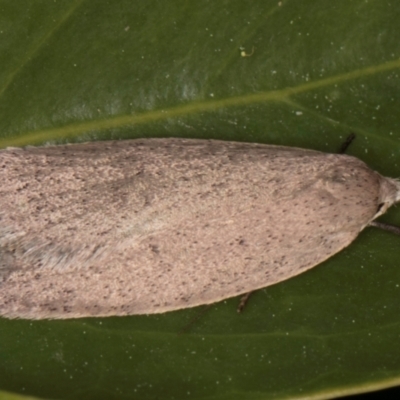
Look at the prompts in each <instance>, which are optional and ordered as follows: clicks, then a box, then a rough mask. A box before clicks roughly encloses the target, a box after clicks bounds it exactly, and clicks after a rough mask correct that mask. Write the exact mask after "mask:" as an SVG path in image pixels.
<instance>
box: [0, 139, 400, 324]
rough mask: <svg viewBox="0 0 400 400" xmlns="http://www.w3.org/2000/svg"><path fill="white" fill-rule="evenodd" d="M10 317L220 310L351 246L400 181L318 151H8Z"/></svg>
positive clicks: (2, 265) (1, 165)
mask: <svg viewBox="0 0 400 400" xmlns="http://www.w3.org/2000/svg"><path fill="white" fill-rule="evenodd" d="M0 179H1V188H0V315H2V316H5V317H9V318H32V319H39V318H76V317H85V316H108V315H130V314H146V313H160V312H166V311H171V310H176V309H181V308H187V307H193V306H196V305H200V304H209V303H213V302H216V301H219V300H222V299H225V298H228V297H232V296H235V295H238V294H242V293H245V292H247V291H251V290H255V289H258V288H262V287H266V286H269V285H272V284H275V283H277V282H280V281H283V280H285V279H288V278H290V277H292V276H295V275H297V274H300V273H302V272H304V271H306V270H307V269H309V268H311V267H313V266H315V265H317V264H319V263H321V262H322V261H323V260H325V259H327V258H328V257H330V256H332V255H333V254H335V253H336V252H338V251H340V250H341V249H343V248H344V247H345V246H347V245H349V244H350V243H351V242H352V241H353V240H354V239H355V237H356V236H357V235H358V233H359V232H360V230H362V229H363V228H364V227H365V226H366V225H367V224H368V222H370V221H371V220H372V219H373V218H375V217H376V215H377V213H378V214H380V213H382V212H383V211H385V210H386V209H387V207H389V206H390V205H391V204H392V203H393V202H394V201H396V196H397V193H398V184H397V182H396V181H394V180H391V179H389V178H383V177H382V176H380V175H379V174H378V173H376V172H374V171H372V170H371V169H369V168H368V167H367V166H366V165H365V164H364V163H363V162H362V161H360V160H358V159H356V158H353V157H350V156H347V155H334V154H325V153H320V152H316V151H312V150H304V149H298V148H290V147H280V146H269V145H262V144H251V143H237V142H223V141H212V140H195V139H139V140H126V141H110V142H93V143H85V144H72V145H59V146H47V147H28V148H26V149H16V148H9V149H6V150H2V151H0Z"/></svg>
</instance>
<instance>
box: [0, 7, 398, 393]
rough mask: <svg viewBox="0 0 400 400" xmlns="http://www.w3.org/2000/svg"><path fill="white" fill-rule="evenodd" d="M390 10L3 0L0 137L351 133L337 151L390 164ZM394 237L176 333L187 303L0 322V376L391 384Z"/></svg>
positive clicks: (154, 384) (101, 383)
mask: <svg viewBox="0 0 400 400" xmlns="http://www.w3.org/2000/svg"><path fill="white" fill-rule="evenodd" d="M399 17H400V4H399V3H398V2H395V1H392V2H389V1H385V0H383V1H368V0H353V1H351V2H349V1H347V2H345V1H336V2H332V1H328V0H319V1H314V0H303V1H301V2H300V1H289V0H286V1H285V0H282V1H278V0H276V1H269V0H253V1H252V2H245V1H242V0H219V1H208V0H197V1H188V0H169V1H168V2H167V1H156V0H147V1H139V0H129V1H128V0H115V1H105V0H97V1H86V2H85V1H83V0H79V1H78V0H75V1H66V0H64V1H63V0H58V1H53V2H50V1H48V0H35V1H30V0H19V1H10V0H0V38H1V40H0V59H1V68H0V136H1V137H0V146H2V147H5V146H11V145H12V146H21V145H27V144H43V143H47V142H52V143H54V142H56V143H63V142H66V141H68V142H72V141H87V140H98V139H124V138H136V137H155V136H159V137H161V136H162V137H166V136H182V137H183V136H184V137H192V138H194V137H196V138H217V139H225V140H242V141H255V142H262V143H273V144H282V145H288V146H299V147H306V148H314V149H319V150H322V151H327V152H335V151H337V149H338V148H339V146H340V144H341V143H342V142H343V141H344V139H345V138H346V137H347V135H348V134H349V133H350V132H355V133H356V134H357V139H356V141H355V142H354V143H353V144H352V146H351V148H350V149H349V153H351V154H354V155H357V156H358V157H360V158H362V159H363V160H365V161H366V162H367V163H368V164H369V165H370V166H371V167H372V168H374V169H376V170H378V171H379V172H381V173H383V174H384V175H387V176H392V177H396V176H399V174H400V171H399V170H400V166H399V163H398V161H397V160H398V159H399V157H400V146H399V140H400V129H399V126H400V117H399V115H400V114H399V112H398V104H399V93H400V80H399V68H400V41H399V40H398V38H399V24H398V21H399ZM242 52H245V53H244V55H246V54H247V55H249V56H248V57H243V56H242ZM384 219H385V220H386V221H388V222H392V223H396V222H397V223H400V213H399V211H398V210H396V209H394V210H391V211H390V212H389V213H388V214H387V216H385V218H384ZM399 240H400V238H398V237H394V236H392V235H390V234H389V233H386V232H380V231H377V230H374V229H366V230H365V231H364V232H362V233H361V234H360V236H359V238H358V239H357V240H356V241H355V242H354V243H353V244H352V245H351V246H350V247H348V248H347V249H345V250H344V251H342V252H341V253H340V254H337V255H335V256H334V257H332V258H331V259H330V260H328V261H327V262H325V263H324V264H322V265H321V266H319V267H317V268H315V269H313V270H311V271H310V272H308V273H305V274H303V275H301V276H299V277H296V278H294V279H291V280H289V281H287V282H284V283H281V284H278V285H276V286H273V287H270V288H268V289H266V290H263V291H260V292H258V293H256V294H255V295H254V296H253V297H252V298H251V300H250V303H249V305H248V308H247V309H246V310H245V312H244V313H243V314H242V315H237V314H236V312H235V308H236V305H237V299H230V300H228V301H226V302H223V303H220V304H217V305H215V306H214V307H212V309H211V310H209V311H208V312H207V313H206V314H204V315H203V316H202V318H201V319H200V320H198V321H197V322H196V323H194V324H193V325H191V326H190V328H189V330H188V331H186V332H185V333H183V334H181V335H180V334H179V332H180V330H181V329H182V328H184V327H185V326H186V325H187V324H188V323H189V321H190V320H191V319H192V318H194V317H195V316H196V315H197V314H198V312H199V309H188V310H183V311H179V312H172V313H167V314H163V315H156V316H132V317H127V318H106V319H85V320H67V321H35V322H31V321H23V320H6V319H0V389H2V390H6V391H13V392H18V393H23V394H29V395H32V396H40V397H47V398H58V399H85V400H86V399H121V398H123V399H137V398H140V399H143V400H146V399H161V398H162V399H166V400H168V399H183V398H194V399H207V400H225V399H244V398H245V399H249V400H253V399H254V400H258V399H266V398H268V399H287V398H291V399H293V398H314V399H319V398H332V397H335V396H339V395H344V394H349V393H359V392H364V391H370V390H375V389H378V388H383V387H389V386H393V385H397V384H399V383H400V357H399V355H398V351H397V349H398V348H399V346H400V323H399V322H398V315H399V312H400V306H399V304H400V301H399V299H400V268H399V267H398V262H397V260H398V248H399ZM0 293H1V289H0Z"/></svg>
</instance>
